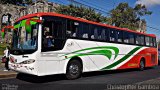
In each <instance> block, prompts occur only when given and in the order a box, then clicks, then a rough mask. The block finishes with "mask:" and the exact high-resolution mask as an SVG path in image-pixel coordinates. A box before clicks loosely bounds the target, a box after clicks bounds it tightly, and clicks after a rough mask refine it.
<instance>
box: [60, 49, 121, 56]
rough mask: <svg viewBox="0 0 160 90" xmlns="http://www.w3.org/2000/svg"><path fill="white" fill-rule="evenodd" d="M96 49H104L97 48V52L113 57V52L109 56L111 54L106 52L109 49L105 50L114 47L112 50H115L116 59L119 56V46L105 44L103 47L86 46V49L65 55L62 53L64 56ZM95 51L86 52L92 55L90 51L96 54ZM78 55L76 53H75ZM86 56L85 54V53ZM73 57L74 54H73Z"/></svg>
mask: <svg viewBox="0 0 160 90" xmlns="http://www.w3.org/2000/svg"><path fill="white" fill-rule="evenodd" d="M94 49H103V51H99V50H96V51H95V52H98V53H97V54H102V55H105V56H107V57H111V56H112V54H111V56H108V55H109V54H108V53H107V54H105V53H106V51H108V50H106V51H105V50H104V49H112V50H114V52H115V57H114V59H115V58H116V57H117V56H118V54H119V49H118V48H117V47H113V46H103V47H92V48H86V49H82V50H77V51H75V52H72V53H69V54H65V55H62V56H67V55H70V54H76V53H79V52H81V51H87V50H94ZM95 52H94V51H93V52H88V53H86V54H89V55H90V53H94V54H96V53H95ZM75 56H76V55H75ZM77 56H78V54H77ZM83 56H84V55H83ZM72 57H73V56H72Z"/></svg>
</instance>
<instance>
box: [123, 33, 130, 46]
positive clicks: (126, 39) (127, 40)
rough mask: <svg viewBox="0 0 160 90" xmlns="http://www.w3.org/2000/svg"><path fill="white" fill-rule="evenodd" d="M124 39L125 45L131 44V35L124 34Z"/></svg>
mask: <svg viewBox="0 0 160 90" xmlns="http://www.w3.org/2000/svg"><path fill="white" fill-rule="evenodd" d="M123 38H124V43H129V35H128V32H124V34H123Z"/></svg>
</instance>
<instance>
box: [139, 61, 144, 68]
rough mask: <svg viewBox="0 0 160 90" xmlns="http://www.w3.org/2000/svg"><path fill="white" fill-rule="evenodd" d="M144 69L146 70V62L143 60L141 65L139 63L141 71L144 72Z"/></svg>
mask: <svg viewBox="0 0 160 90" xmlns="http://www.w3.org/2000/svg"><path fill="white" fill-rule="evenodd" d="M144 68H145V62H144V60H141V61H140V63H139V70H140V71H143V70H144Z"/></svg>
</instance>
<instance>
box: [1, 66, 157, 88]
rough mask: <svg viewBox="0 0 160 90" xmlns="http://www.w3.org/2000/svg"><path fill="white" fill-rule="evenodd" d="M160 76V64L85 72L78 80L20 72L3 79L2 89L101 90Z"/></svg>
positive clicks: (62, 76) (61, 76)
mask: <svg viewBox="0 0 160 90" xmlns="http://www.w3.org/2000/svg"><path fill="white" fill-rule="evenodd" d="M159 77H160V66H156V67H154V68H148V69H146V70H144V71H139V70H137V69H130V70H118V71H117V70H116V71H105V72H91V73H84V74H83V76H82V77H81V78H79V79H76V80H66V79H65V76H64V75H52V76H45V77H36V76H31V75H26V74H18V75H17V78H11V79H1V80H0V89H1V88H2V90H10V89H6V88H12V90H28V89H29V90H101V89H103V90H104V89H108V88H109V85H111V84H113V85H115V84H116V85H124V84H125V85H126V84H130V85H132V84H137V83H140V82H144V81H146V80H150V79H155V78H159ZM159 88H160V87H159Z"/></svg>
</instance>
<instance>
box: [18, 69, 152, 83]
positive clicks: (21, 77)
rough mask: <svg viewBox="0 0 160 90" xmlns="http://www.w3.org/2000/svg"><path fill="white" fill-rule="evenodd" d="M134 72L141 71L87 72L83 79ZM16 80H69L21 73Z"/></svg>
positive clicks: (59, 75)
mask: <svg viewBox="0 0 160 90" xmlns="http://www.w3.org/2000/svg"><path fill="white" fill-rule="evenodd" d="M148 69H153V67H152V68H146V69H145V70H148ZM145 70H144V71H145ZM133 71H139V70H138V69H124V70H107V71H96V72H87V73H83V75H82V77H83V78H86V77H93V76H101V75H107V74H116V73H126V72H133ZM16 78H17V79H19V80H23V81H26V82H31V83H47V82H53V81H61V80H67V79H66V77H65V75H64V74H58V75H48V76H39V77H38V76H34V75H28V74H22V73H19V74H18V75H17V77H16Z"/></svg>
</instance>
